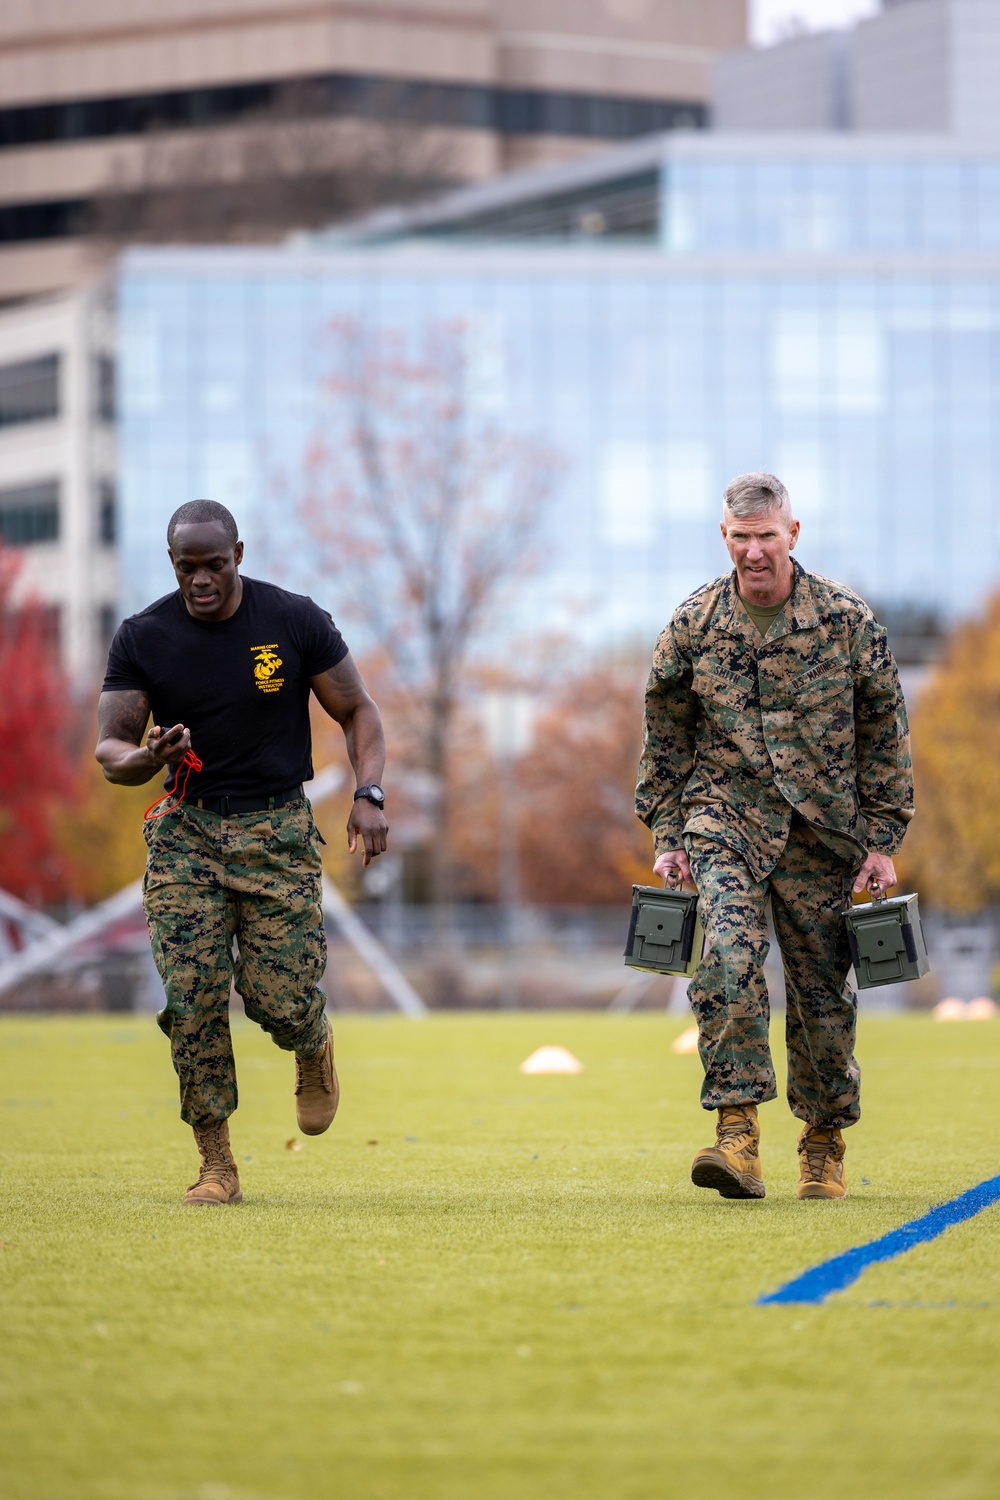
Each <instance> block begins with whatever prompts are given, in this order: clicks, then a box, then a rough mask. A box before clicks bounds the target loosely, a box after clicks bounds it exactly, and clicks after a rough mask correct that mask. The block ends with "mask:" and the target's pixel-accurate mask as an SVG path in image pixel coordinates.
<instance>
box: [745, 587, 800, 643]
mask: <svg viewBox="0 0 1000 1500" xmlns="http://www.w3.org/2000/svg"><path fill="white" fill-rule="evenodd" d="M737 593H739V590H738V589H737ZM791 597H792V596H791V594H789V596H788V599H790V598H791ZM788 599H782V601H781V603H780V604H751V603H750V601H749V599H744V597H743V595H742V594H740V603H741V604H742V605H743V608H744V609H745V610H746V612H747V614H748V615H749V616H750V618H751V620H752V621H753V622H754V624H755V625H756V627H757V634H758V635H759V636H761V637H762V638H763V637H764V636H765V635H767V632H768V631H769V630H770V628H771V625H772V624H773V623H774V621H775V620H776V619H777V618H778V616H779V615H780V614H781V611H782V610H783V609H784V607H785V605H786V604H787V603H788Z"/></svg>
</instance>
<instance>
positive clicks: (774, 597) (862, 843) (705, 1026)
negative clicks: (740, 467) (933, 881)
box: [636, 474, 913, 1198]
mask: <svg viewBox="0 0 1000 1500" xmlns="http://www.w3.org/2000/svg"><path fill="white" fill-rule="evenodd" d="M798 535H799V523H798V521H796V520H795V519H794V518H793V516H792V507H791V502H790V500H789V497H788V491H787V490H786V489H785V487H784V485H783V484H782V483H781V481H780V480H778V479H776V478H775V477H774V475H773V474H744V475H741V476H740V478H738V479H734V480H733V482H732V484H730V486H729V487H728V489H727V490H726V494H725V500H724V504H723V518H722V536H723V540H724V541H725V543H726V547H727V548H728V551H729V555H730V557H731V558H732V560H733V563H734V569H733V571H732V572H731V573H728V574H726V575H725V576H723V577H722V578H717V579H716V580H715V582H714V583H708V584H706V585H705V586H704V587H703V588H700V589H698V590H697V591H696V592H695V593H693V594H692V595H691V597H690V598H689V599H686V600H685V601H684V603H683V604H681V605H680V606H679V608H678V609H677V610H676V611H675V612H674V617H673V619H672V621H671V623H670V625H669V626H668V627H667V629H666V630H665V631H664V632H663V634H662V636H661V637H660V640H659V643H658V644H657V648H656V654H655V656H654V658H653V669H652V671H651V673H650V676H649V683H648V686H647V689H646V720H645V738H644V741H643V754H642V762H641V765H640V768H639V784H638V787H637V789H636V809H637V812H638V814H639V817H640V818H641V819H642V820H643V822H645V823H647V824H648V825H649V826H650V828H651V829H652V831H653V840H654V846H655V852H656V856H657V857H656V863H655V864H654V866H653V868H654V870H655V871H656V873H657V874H658V875H661V876H664V877H667V876H668V875H671V874H672V875H673V876H674V877H679V878H680V879H682V880H692V879H693V880H694V882H695V884H696V885H697V887H698V910H699V912H700V914H701V920H702V922H703V924H704V927H705V934H706V939H707V944H706V951H705V956H704V958H703V960H702V962H701V964H700V965H699V967H698V969H697V970H696V972H695V974H694V975H693V977H692V979H691V982H690V984H689V986H688V995H689V998H690V1000H691V1003H692V1005H693V1007H694V1011H695V1015H696V1017H697V1019H698V1047H699V1051H700V1053H701V1060H702V1065H703V1066H704V1069H705V1081H704V1084H703V1086H702V1091H701V1102H702V1105H703V1107H704V1108H705V1109H711V1110H718V1116H719V1117H718V1125H717V1130H716V1141H715V1144H714V1145H713V1146H708V1147H706V1148H705V1150H703V1151H699V1152H698V1154H697V1156H696V1157H695V1159H694V1162H693V1164H692V1168H691V1176H692V1180H693V1181H694V1182H695V1184H696V1185H697V1186H699V1187H707V1188H715V1189H716V1190H717V1191H718V1192H719V1193H721V1194H722V1196H723V1197H724V1198H762V1197H763V1196H764V1177H763V1173H762V1171H761V1165H760V1156H759V1152H758V1139H759V1134H760V1132H759V1127H758V1123H757V1106H758V1105H759V1104H761V1103H763V1102H764V1101H765V1100H767V1099H773V1098H774V1096H775V1092H776V1086H775V1077H774V1068H773V1065H772V1062H771V1054H770V1050H769V1047H768V997H767V986H766V984H765V982H764V959H765V957H766V955H767V951H768V938H767V923H766V907H767V903H768V901H770V904H771V911H772V915H773V918H774V926H775V931H776V932H777V936H778V942H779V943H780V944H781V956H782V960H783V963H784V970H785V987H786V991H787V996H788V1011H787V1016H786V1022H785V1032H786V1043H787V1049H788V1102H789V1104H790V1106H791V1110H792V1113H793V1115H796V1116H797V1117H798V1118H799V1119H800V1120H801V1121H802V1122H803V1127H804V1128H803V1130H802V1134H801V1136H800V1137H799V1187H798V1195H799V1197H800V1198H842V1197H843V1196H844V1194H845V1193H846V1191H847V1175H846V1172H845V1169H844V1138H843V1135H842V1133H841V1132H842V1131H843V1129H844V1128H845V1127H846V1126H848V1125H853V1124H854V1123H855V1121H856V1120H857V1119H858V1118H859V1116H860V1113H861V1106H860V1091H861V1075H860V1070H859V1068H858V1064H857V1062H856V1061H855V1058H854V1037H855V1031H856V1023H857V1001H856V999H855V997H854V995H853V994H852V993H851V992H850V990H849V989H848V988H847V984H846V980H847V972H848V969H849V968H850V966H851V958H850V953H849V951H848V946H847V937H846V933H845V930H844V922H843V917H842V912H843V910H844V907H845V905H847V904H849V903H850V900H851V892H852V890H853V891H862V890H863V889H864V888H865V886H866V885H867V884H869V883H870V882H871V883H875V882H877V883H878V884H879V885H880V886H881V887H882V888H883V889H886V888H887V887H889V886H891V885H893V884H895V880H896V872H895V869H894V868H893V863H892V856H893V855H894V854H895V853H896V852H897V851H898V849H899V846H900V844H901V843H902V841H903V835H904V833H905V832H906V825H907V823H908V822H909V820H910V818H912V816H913V781H912V777H911V774H910V749H909V739H908V734H907V726H906V709H905V707H904V704H903V695H902V693H901V691H900V686H899V677H898V674H897V672H896V664H895V662H894V661H893V659H892V653H891V652H890V650H889V647H888V645H887V643H886V633H885V631H884V630H883V628H882V626H881V625H879V624H878V623H877V621H876V620H875V618H874V616H873V615H872V612H871V610H870V609H869V608H868V606H867V605H866V604H865V603H864V602H863V601H862V600H861V599H859V598H858V597H857V595H856V594H852V593H851V592H850V590H849V589H846V588H844V587H843V586H842V585H841V584H839V583H831V582H830V581H829V579H826V578H820V577H818V576H817V575H816V574H815V573H808V572H806V570H805V569H804V568H801V567H799V565H798V564H797V563H796V562H794V561H793V559H792V557H791V552H792V549H793V548H794V546H795V543H796V541H797V540H798Z"/></svg>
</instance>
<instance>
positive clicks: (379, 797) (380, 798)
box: [368, 785, 385, 802]
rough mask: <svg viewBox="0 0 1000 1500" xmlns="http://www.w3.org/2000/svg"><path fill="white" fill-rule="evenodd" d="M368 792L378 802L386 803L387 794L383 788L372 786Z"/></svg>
mask: <svg viewBox="0 0 1000 1500" xmlns="http://www.w3.org/2000/svg"><path fill="white" fill-rule="evenodd" d="M368 792H369V795H370V796H371V797H373V798H374V800H375V801H376V802H384V801H385V792H383V790H382V788H381V787H380V786H375V785H372V786H370V787H369V788H368Z"/></svg>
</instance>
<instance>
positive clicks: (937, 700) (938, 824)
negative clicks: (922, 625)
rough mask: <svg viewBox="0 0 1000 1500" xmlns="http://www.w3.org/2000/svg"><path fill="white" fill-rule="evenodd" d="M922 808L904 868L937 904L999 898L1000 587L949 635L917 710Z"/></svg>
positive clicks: (962, 905) (948, 906) (914, 724)
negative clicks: (974, 616) (979, 610)
mask: <svg viewBox="0 0 1000 1500" xmlns="http://www.w3.org/2000/svg"><path fill="white" fill-rule="evenodd" d="M910 727H911V731H912V743H913V771H914V780H915V784H916V808H917V816H916V817H915V818H914V820H913V824H912V826H911V827H910V829H909V831H908V833H907V836H906V843H905V844H904V845H903V849H902V852H901V855H900V859H899V864H900V873H901V875H904V872H905V875H904V878H905V879H906V881H907V883H913V884H915V885H918V886H919V888H920V892H921V895H922V896H925V897H926V898H927V900H928V901H929V902H930V903H932V904H933V905H935V906H939V907H942V908H944V909H945V910H952V911H965V912H972V911H978V910H981V909H982V908H983V907H984V906H987V905H990V904H992V903H994V902H996V901H997V900H1000V593H997V594H994V595H993V597H992V599H991V600H990V601H989V603H988V605H987V607H986V610H985V613H984V614H983V615H981V616H980V617H979V618H978V619H974V620H970V621H969V622H968V623H966V624H964V625H961V626H959V627H958V629H956V630H955V631H954V632H953V633H952V635H951V636H950V638H949V640H948V643H947V645H946V647H945V652H944V655H943V656H942V658H941V660H940V661H939V662H938V663H937V664H936V665H935V666H934V667H933V668H932V670H931V675H930V678H929V680H928V682H927V684H926V686H925V688H924V690H923V692H922V693H921V695H920V698H919V700H918V702H917V704H916V706H915V708H914V710H913V712H912V715H911V725H910Z"/></svg>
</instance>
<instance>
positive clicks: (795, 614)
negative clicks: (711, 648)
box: [712, 557, 819, 652]
mask: <svg viewBox="0 0 1000 1500" xmlns="http://www.w3.org/2000/svg"><path fill="white" fill-rule="evenodd" d="M792 567H793V568H794V569H795V581H794V582H793V584H792V593H791V598H790V599H789V600H788V603H787V604H786V605H785V608H784V610H783V611H782V613H781V615H780V616H779V617H778V619H777V620H775V622H774V623H773V625H772V626H771V630H773V632H774V634H773V635H772V634H771V633H770V631H769V632H768V636H767V643H768V645H770V644H771V642H772V641H776V640H779V639H780V638H781V636H783V635H789V634H790V633H791V632H792V631H793V630H815V629H816V627H817V625H818V624H819V615H818V613H817V610H816V601H815V599H814V598H813V591H812V583H811V581H810V577H809V574H808V573H807V572H806V570H805V568H803V567H802V565H801V564H800V563H797V562H796V561H795V558H794V557H793V558H792ZM712 624H713V625H714V626H715V627H716V629H718V630H724V631H725V632H726V633H727V634H728V635H735V636H739V637H740V639H741V640H744V641H746V643H747V645H748V646H749V647H750V648H751V650H753V651H754V652H756V650H757V647H758V646H761V645H763V641H762V640H761V638H760V636H759V635H758V634H757V627H756V625H755V624H754V622H753V621H752V620H751V618H750V616H749V615H748V614H747V612H746V610H745V609H744V608H743V600H742V599H741V598H740V592H739V589H738V588H737V587H736V569H735V568H734V569H733V571H732V572H731V573H730V574H729V576H728V577H727V578H725V579H724V580H723V583H722V590H721V592H720V594H719V602H718V604H717V605H716V608H715V614H714V615H713V616H712Z"/></svg>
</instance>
